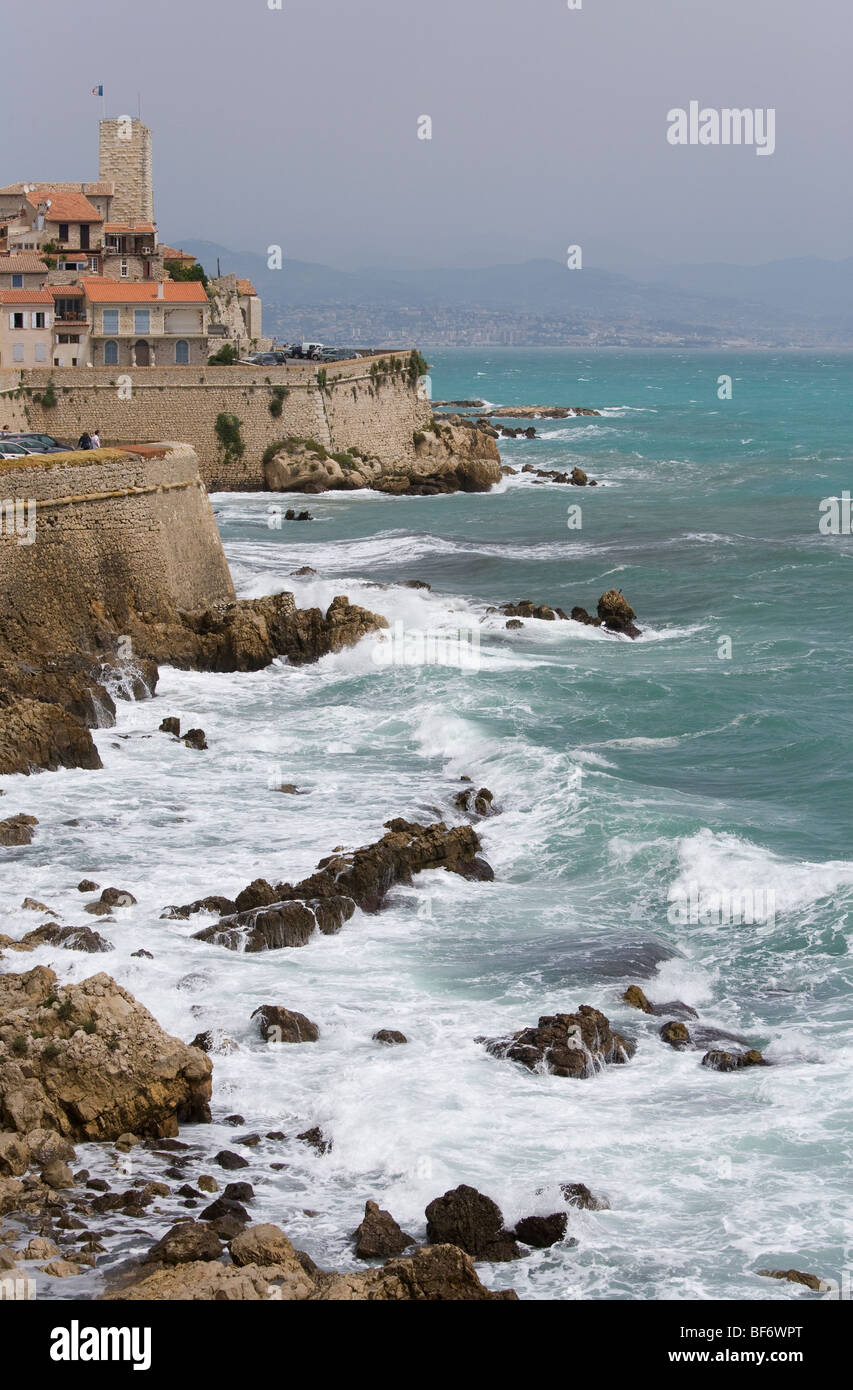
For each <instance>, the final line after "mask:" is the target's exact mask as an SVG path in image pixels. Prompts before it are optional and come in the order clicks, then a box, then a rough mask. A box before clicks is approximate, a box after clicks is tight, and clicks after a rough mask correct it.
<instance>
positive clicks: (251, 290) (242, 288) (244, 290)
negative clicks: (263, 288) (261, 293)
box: [237, 280, 258, 294]
mask: <svg viewBox="0 0 853 1390" xmlns="http://www.w3.org/2000/svg"><path fill="white" fill-rule="evenodd" d="M237 293H238V294H257V293H258V291H257V290H256V289H255V287H254V285H253V284H252V282H251V280H238V281H237Z"/></svg>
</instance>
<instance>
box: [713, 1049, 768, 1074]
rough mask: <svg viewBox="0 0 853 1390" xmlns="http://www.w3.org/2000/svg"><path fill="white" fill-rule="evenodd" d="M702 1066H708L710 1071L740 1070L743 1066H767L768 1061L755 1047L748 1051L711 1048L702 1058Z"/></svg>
mask: <svg viewBox="0 0 853 1390" xmlns="http://www.w3.org/2000/svg"><path fill="white" fill-rule="evenodd" d="M702 1066H703V1067H710V1068H711V1070H712V1071H740V1070H742V1068H744V1067H769V1066H770V1063H769V1062H767V1061H765V1059H764V1057H762V1055H761V1053H760V1052H759V1051H758V1049H757V1048H751V1049H750V1050H749V1051H748V1052H724V1051H722V1050H720V1049H712V1050H711V1051H710V1052H706V1053H705V1056H704V1057H703V1058H702Z"/></svg>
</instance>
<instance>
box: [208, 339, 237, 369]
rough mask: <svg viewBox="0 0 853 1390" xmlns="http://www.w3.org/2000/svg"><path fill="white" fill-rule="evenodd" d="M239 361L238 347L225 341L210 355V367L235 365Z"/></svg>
mask: <svg viewBox="0 0 853 1390" xmlns="http://www.w3.org/2000/svg"><path fill="white" fill-rule="evenodd" d="M236 361H237V349H236V348H235V346H234V344H233V343H223V344H222V347H221V348H220V349H219V351H218V352H214V353H213V355H212V357H208V359H207V365H208V367H233V366H234V363H235V362H236Z"/></svg>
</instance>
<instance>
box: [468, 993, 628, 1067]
mask: <svg viewBox="0 0 853 1390" xmlns="http://www.w3.org/2000/svg"><path fill="white" fill-rule="evenodd" d="M477 1041H478V1042H482V1043H484V1044H485V1047H486V1050H487V1052H490V1053H491V1054H492V1056H493V1057H500V1058H507V1059H508V1060H509V1061H512V1062H520V1063H521V1065H522V1066H524V1067H527V1068H528V1069H529V1070H530V1071H537V1070H540V1069H541V1070H543V1071H548V1072H553V1073H554V1075H555V1076H570V1077H584V1076H592V1075H594V1073H595V1072H597V1071H600V1070H601V1069H602V1068H603V1067H604V1066H605V1065H614V1064H619V1063H622V1062H627V1061H628V1060H629V1058H631V1057H633V1055H634V1052H635V1051H636V1045H635V1044H634V1043H633V1042H629V1041H628V1040H627V1039H626V1038H623V1037H622V1036H621V1034H619V1033H614V1032H613V1031H612V1029H611V1027H610V1020H609V1019H608V1018H606V1017H605V1016H604V1014H603V1013H600V1012H599V1010H598V1009H593V1008H591V1007H590V1005H589V1004H582V1005H581V1007H580V1008H579V1009H578V1011H577V1013H574V1014H554V1015H550V1016H549V1015H546V1016H543V1017H542V1018H540V1020H539V1022H538V1024H537V1025H536V1027H535V1028H522V1029H519V1031H518V1032H517V1033H512V1034H510V1035H509V1036H508V1037H503V1038H479V1039H477Z"/></svg>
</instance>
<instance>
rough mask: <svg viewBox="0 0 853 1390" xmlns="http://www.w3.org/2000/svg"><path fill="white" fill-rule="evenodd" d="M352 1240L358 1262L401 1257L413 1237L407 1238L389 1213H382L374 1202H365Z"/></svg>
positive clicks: (412, 1242)
mask: <svg viewBox="0 0 853 1390" xmlns="http://www.w3.org/2000/svg"><path fill="white" fill-rule="evenodd" d="M353 1239H354V1241H355V1253H356V1255H357V1256H358V1258H359V1259H360V1260H375V1259H388V1258H389V1257H390V1256H393V1255H402V1253H403V1251H404V1250H406V1249H408V1247H409V1246H410V1245H414V1243H415V1241H414V1237H413V1236H407V1235H406V1233H405V1231H403V1230H401V1228H400V1227H399V1226H398V1225H397V1222H396V1221H395V1220H394V1218H393V1216H392V1215H391V1213H390V1211H383V1210H382V1208H381V1207H380V1206H379V1205H378V1204H377V1203H376V1202H370V1201H369V1202H366V1203H365V1206H364V1219H363V1221H362V1223H361V1225H360V1226H359V1227H358V1228H357V1229H356V1231H355V1233H354V1235H353Z"/></svg>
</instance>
